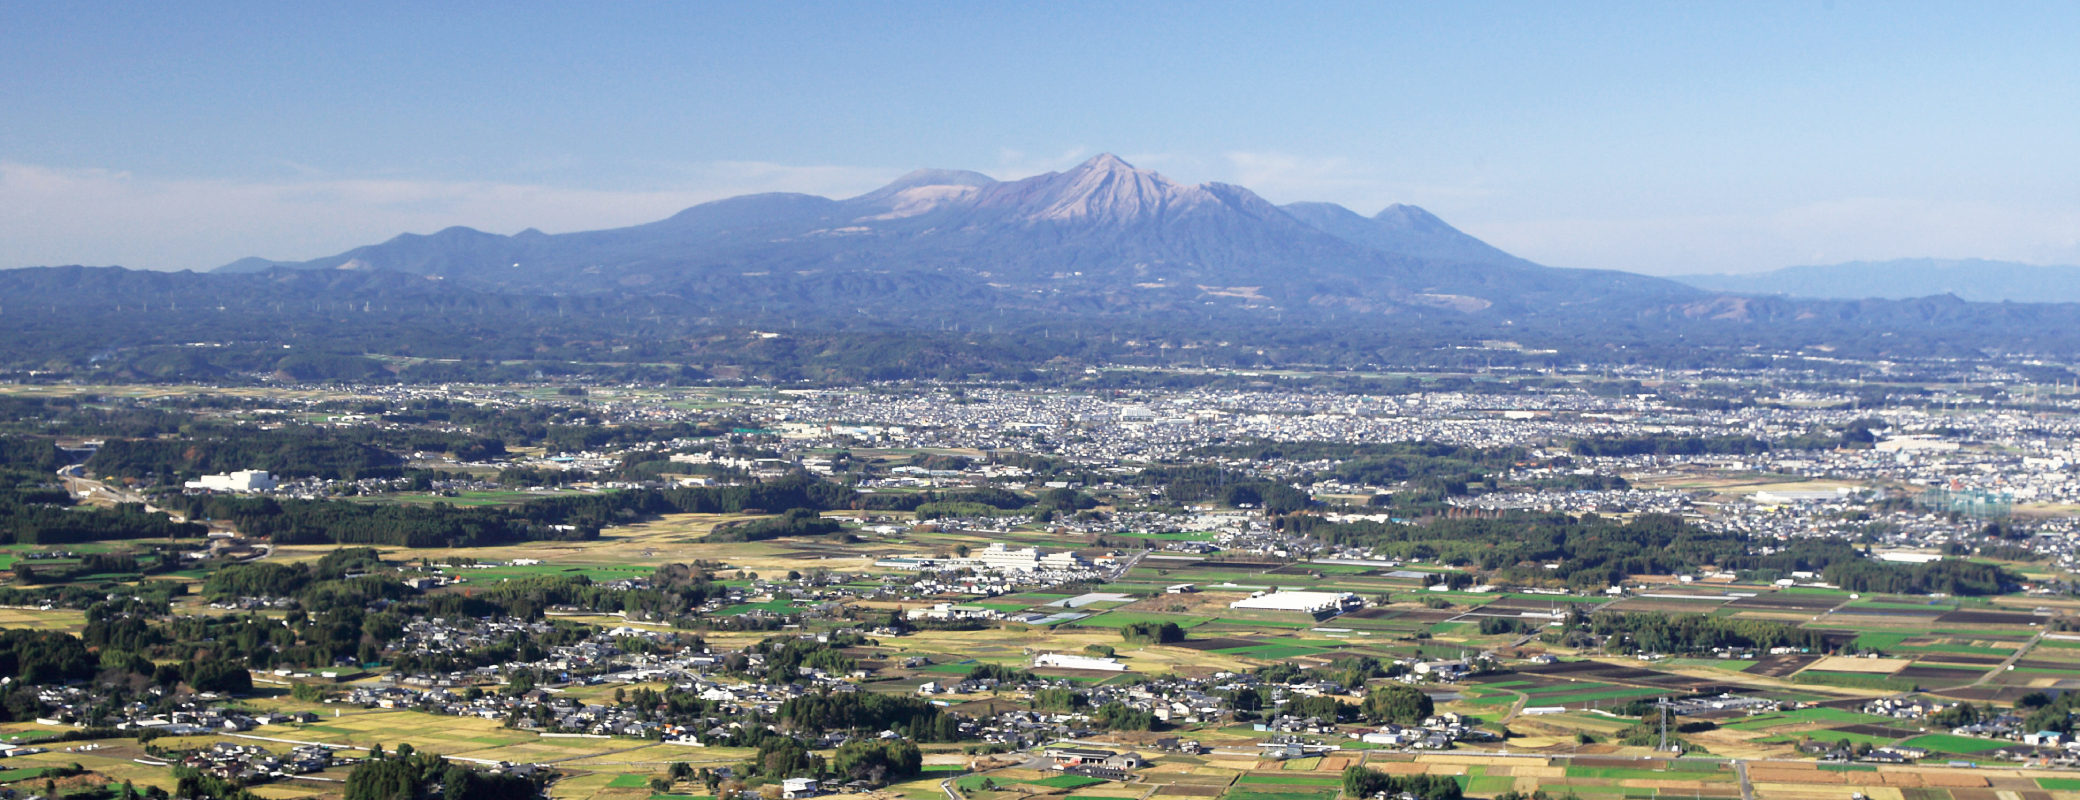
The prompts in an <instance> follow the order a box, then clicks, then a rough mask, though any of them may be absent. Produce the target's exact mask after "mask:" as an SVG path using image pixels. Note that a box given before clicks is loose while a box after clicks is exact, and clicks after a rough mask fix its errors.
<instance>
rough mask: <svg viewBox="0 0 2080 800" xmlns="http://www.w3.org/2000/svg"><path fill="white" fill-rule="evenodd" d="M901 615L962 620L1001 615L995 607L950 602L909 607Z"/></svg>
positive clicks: (992, 617)
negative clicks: (925, 606)
mask: <svg viewBox="0 0 2080 800" xmlns="http://www.w3.org/2000/svg"><path fill="white" fill-rule="evenodd" d="M903 616H905V617H908V618H910V619H942V620H963V619H996V618H998V617H1000V616H1003V615H1002V614H999V613H997V610H996V609H994V608H988V607H985V606H968V605H954V604H952V603H939V604H937V605H933V606H930V607H927V608H913V609H910V610H909V611H906V612H904V613H903Z"/></svg>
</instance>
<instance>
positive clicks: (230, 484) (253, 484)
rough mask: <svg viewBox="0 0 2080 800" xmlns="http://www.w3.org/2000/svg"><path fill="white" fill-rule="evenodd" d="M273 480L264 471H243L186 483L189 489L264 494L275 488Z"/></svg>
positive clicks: (206, 476) (203, 477) (208, 476)
mask: <svg viewBox="0 0 2080 800" xmlns="http://www.w3.org/2000/svg"><path fill="white" fill-rule="evenodd" d="M275 485H276V484H275V481H274V478H273V477H271V476H269V475H268V474H267V470H264V469H245V470H239V471H237V472H233V473H230V474H228V475H204V476H202V479H201V480H194V481H188V484H187V486H188V488H190V489H207V490H209V491H212V492H264V491H267V490H269V489H273V488H274V487H275Z"/></svg>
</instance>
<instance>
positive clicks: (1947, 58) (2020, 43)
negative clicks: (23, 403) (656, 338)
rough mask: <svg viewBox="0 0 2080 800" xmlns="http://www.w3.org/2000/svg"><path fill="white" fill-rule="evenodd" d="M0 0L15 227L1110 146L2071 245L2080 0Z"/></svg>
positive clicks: (3, 112)
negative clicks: (530, 0)
mask: <svg viewBox="0 0 2080 800" xmlns="http://www.w3.org/2000/svg"><path fill="white" fill-rule="evenodd" d="M335 5H336V7H334V6H321V5H320V4H294V3H251V4H240V3H231V2H219V3H198V4H186V3H175V2H165V3H153V4H139V3H127V4H105V5H103V4H94V3H65V4H59V3H43V2H19V3H18V2H0V267H18V266H28V265H35V264H59V263H89V264H123V265H127V266H134V267H148V268H160V269H180V268H196V269H201V268H208V267H211V266H215V265H217V264H221V263H225V262H228V261H231V260H233V259H235V258H238V257H241V256H246V255H262V256H266V257H271V258H284V259H291V258H293V259H304V258H312V257H317V256H321V255H327V254H330V253H334V252H338V251H341V250H344V249H347V248H349V247H352V246H355V245H359V244H366V243H369V242H374V241H380V240H382V239H387V238H389V237H390V236H392V235H394V234H396V233H399V232H404V231H415V232H422V233H423V232H429V231H432V230H437V229H439V228H442V227H446V226H449V225H467V226H471V227H476V228H481V229H484V230H491V231H496V232H501V233H512V232H515V231H518V230H520V229H522V228H526V227H529V226H533V227H539V228H541V229H543V230H547V231H551V232H556V231H567V230H581V229H587V228H596V227H607V226H614V225H625V224H634V223H638V222H644V221H648V220H651V219H656V218H659V217H662V216H665V215H668V214H669V213H671V212H673V211H675V210H677V209H678V208H681V207H684V206H686V205H690V204H693V203H696V202H701V201H705V200H710V199H715V198H718V197H724V196H728V195H731V194H738V193H745V192H754V191H803V192H812V193H817V194H825V195H831V196H845V195H850V194H857V193H860V192H864V191H867V190H869V189H871V188H873V187H874V186H876V185H878V184H880V183H882V182H885V181H886V180H888V179H890V178H892V177H894V176H896V175H898V174H901V173H903V172H905V171H908V170H910V169H913V168H916V167H921V166H936V167H956V168H967V169H976V170H980V171H983V172H988V173H991V174H993V175H996V176H998V177H1004V178H1009V177H1022V176H1025V175H1030V174H1033V173H1036V172H1041V171H1046V170H1051V169H1060V168H1063V167H1065V166H1068V165H1071V164H1073V163H1075V162H1077V161H1080V160H1082V159H1083V158H1087V157H1089V156H1090V155H1093V154H1096V153H1099V152H1113V153H1118V154H1120V155H1122V156H1123V157H1125V158H1126V159H1128V160H1129V161H1132V162H1134V163H1136V164H1137V165H1140V166H1143V167H1149V168H1154V169H1157V170H1160V171H1162V172H1164V173H1165V174H1167V175H1170V176H1171V177H1173V178H1176V179H1178V180H1181V181H1186V182H1198V181H1225V182H1230V183H1239V184H1242V185H1245V186H1248V187H1250V188H1252V189H1255V190H1257V191H1258V192H1259V193H1261V194H1263V195H1265V196H1266V197H1268V198H1269V199H1271V200H1273V201H1275V202H1280V203H1284V202H1292V201H1296V200H1328V201H1334V202H1339V203H1343V204H1345V205H1347V206H1350V207H1351V208H1353V209H1355V210H1357V211H1359V212H1361V213H1366V214H1370V213H1373V212H1375V211H1377V210H1379V208H1380V207H1382V206H1384V205H1386V204H1388V203H1393V202H1406V203H1414V204H1417V205H1421V206H1424V207H1426V208H1429V209H1431V210H1432V211H1435V212H1436V213H1438V214H1439V215H1441V216H1443V217H1444V218H1445V219H1446V220H1448V221H1450V222H1453V223H1454V224H1457V225H1459V226H1460V227H1462V228H1464V229H1466V230H1468V231H1469V232H1472V233H1474V234H1476V235H1479V236H1482V237H1483V238H1486V239H1488V240H1489V241H1491V242H1493V243H1494V244H1496V245H1498V246H1500V247H1503V248H1504V249H1507V250H1510V251H1512V252H1515V253H1518V254H1519V255H1523V256H1525V257H1528V258H1531V259H1533V260H1537V261H1540V262H1543V263H1549V264H1554V265H1558V266H1572V267H1605V268H1616V269H1628V270H1634V271H1640V272H1648V273H1658V274H1674V273H1684V272H1719V271H1736V272H1737V271H1752V270H1760V269H1772V268H1776V267H1781V266H1786V265H1789V264H1799V263H1828V262H1835V261H1846V260H1852V259H1886V258H1896V257H1908V256H1935V257H1986V258H2001V259H2011V260H2021V261H2031V262H2037V263H2076V262H2080V163H2076V162H2080V146H2076V145H2080V48H2076V47H2074V46H2072V44H2071V42H2073V41H2074V40H2075V36H2076V34H2080V5H2075V4H2071V3H2064V4H2050V3H2047V4H2037V5H2029V4H1998V5H1988V4H1972V5H1965V4H1948V5H1935V4H1930V5H1919V4H1911V3H1898V2H1884V3H1880V2H1861V1H1860V0H1835V1H1834V2H1796V3H1749V2H1741V3H1718V4H1703V3H1653V4H1636V5H1611V4H1593V3H1590V4H1559V3H1527V4H1512V3H1479V4H1446V3H1426V4H1386V3H1364V4H1338V3H1327V2H1312V3H1297V4H1295V3H1282V4H1270V3H1265V4H1224V3H1176V4H1168V3H1137V4H1116V3H1089V4H1082V3H1026V4H986V3H922V2H920V3H879V4H864V3H861V4H822V3H760V4H752V3H744V4H729V5H723V4H692V3H672V4H646V3H633V2H631V3H607V4H585V5H582V6H581V5H579V4H541V5H521V4H490V3H485V4H445V5H440V6H439V7H431V8H429V7H424V6H433V5H437V4H423V5H404V4H398V5H384V4H377V3H355V4H335Z"/></svg>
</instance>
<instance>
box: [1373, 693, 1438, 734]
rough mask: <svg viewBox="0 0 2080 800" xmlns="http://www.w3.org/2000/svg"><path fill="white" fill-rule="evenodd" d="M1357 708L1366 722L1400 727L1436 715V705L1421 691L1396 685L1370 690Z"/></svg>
mask: <svg viewBox="0 0 2080 800" xmlns="http://www.w3.org/2000/svg"><path fill="white" fill-rule="evenodd" d="M1358 708H1359V711H1360V712H1361V713H1363V714H1364V715H1365V719H1366V720H1369V721H1371V722H1380V723H1387V722H1391V723H1395V724H1400V725H1413V724H1416V723H1420V722H1422V721H1423V720H1424V719H1426V718H1428V717H1429V716H1430V715H1432V714H1435V713H1437V712H1436V705H1435V704H1434V703H1432V702H1431V701H1430V696H1429V695H1427V694H1424V693H1423V690H1421V689H1418V688H1416V687H1414V686H1404V685H1398V684H1397V685H1388V686H1382V687H1380V688H1378V689H1374V690H1372V692H1371V693H1370V694H1367V695H1365V702H1363V703H1361V704H1360V705H1359V706H1358Z"/></svg>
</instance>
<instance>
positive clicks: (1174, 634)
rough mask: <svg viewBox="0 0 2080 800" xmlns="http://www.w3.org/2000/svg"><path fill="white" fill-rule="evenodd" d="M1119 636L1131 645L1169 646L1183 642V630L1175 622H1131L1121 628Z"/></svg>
mask: <svg viewBox="0 0 2080 800" xmlns="http://www.w3.org/2000/svg"><path fill="white" fill-rule="evenodd" d="M1119 636H1120V638H1121V639H1125V640H1127V641H1128V642H1130V643H1133V644H1170V643H1173V642H1182V641H1184V629H1183V628H1180V627H1178V626H1177V623H1175V622H1133V623H1128V624H1127V625H1125V626H1122V627H1121V628H1120V629H1119Z"/></svg>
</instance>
